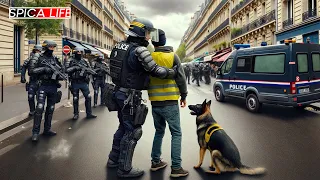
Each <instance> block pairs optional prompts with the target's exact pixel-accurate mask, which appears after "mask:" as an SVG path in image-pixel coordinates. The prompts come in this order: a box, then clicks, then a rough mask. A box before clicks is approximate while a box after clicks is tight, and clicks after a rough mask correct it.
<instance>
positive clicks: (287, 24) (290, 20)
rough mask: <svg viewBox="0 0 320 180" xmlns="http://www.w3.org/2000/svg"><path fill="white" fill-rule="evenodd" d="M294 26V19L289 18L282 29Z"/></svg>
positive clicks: (283, 23)
mask: <svg viewBox="0 0 320 180" xmlns="http://www.w3.org/2000/svg"><path fill="white" fill-rule="evenodd" d="M292 24H293V18H289V19H287V20H285V21H283V22H282V28H286V27H288V26H291V25H292Z"/></svg>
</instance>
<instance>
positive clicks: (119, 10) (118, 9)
mask: <svg viewBox="0 0 320 180" xmlns="http://www.w3.org/2000/svg"><path fill="white" fill-rule="evenodd" d="M114 7H115V9H116V10H117V11H118V12H119V14H120V16H121V18H124V17H123V15H122V12H121V9H120V8H119V5H118V3H117V2H116V1H115V2H114Z"/></svg>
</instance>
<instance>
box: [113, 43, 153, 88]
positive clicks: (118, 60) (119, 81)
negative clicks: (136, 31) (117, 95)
mask: <svg viewBox="0 0 320 180" xmlns="http://www.w3.org/2000/svg"><path fill="white" fill-rule="evenodd" d="M137 47H138V46H135V45H133V44H129V43H125V42H120V43H118V44H116V45H115V47H114V48H113V50H112V52H111V56H110V76H111V77H112V82H113V83H114V84H115V85H117V86H120V87H123V88H129V89H136V90H146V89H147V88H148V85H149V75H148V74H147V72H146V71H145V70H143V68H142V67H141V70H140V71H137V70H133V69H132V68H130V66H129V64H128V58H129V56H130V55H132V54H131V52H132V51H133V50H134V49H135V48H137Z"/></svg>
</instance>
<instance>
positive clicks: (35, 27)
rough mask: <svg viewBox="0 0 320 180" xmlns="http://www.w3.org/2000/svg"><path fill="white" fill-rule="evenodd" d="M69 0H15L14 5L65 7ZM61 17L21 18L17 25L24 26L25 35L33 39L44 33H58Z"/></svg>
mask: <svg viewBox="0 0 320 180" xmlns="http://www.w3.org/2000/svg"><path fill="white" fill-rule="evenodd" d="M70 1H71V0H30V1H26V0H15V1H14V6H15V7H66V3H68V2H70ZM62 22H63V20H62V19H21V20H18V23H17V24H18V25H20V26H23V27H24V28H25V33H26V37H27V38H28V39H34V38H35V36H41V35H44V34H51V35H58V34H59V33H60V29H61V24H62Z"/></svg>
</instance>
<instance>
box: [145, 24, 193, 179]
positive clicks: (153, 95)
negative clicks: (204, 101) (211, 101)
mask: <svg viewBox="0 0 320 180" xmlns="http://www.w3.org/2000/svg"><path fill="white" fill-rule="evenodd" d="M152 44H153V45H154V46H155V52H153V53H152V58H153V59H154V61H155V62H156V63H157V64H159V65H160V66H165V67H167V68H172V67H173V66H175V65H177V66H178V75H177V77H176V78H175V79H159V78H155V77H150V85H149V89H148V94H149V100H150V101H151V105H152V116H153V121H154V128H155V129H156V132H155V135H154V139H153V146H152V153H151V170H152V171H157V170H159V169H162V168H164V167H166V166H167V163H166V162H164V161H162V160H161V159H160V157H161V146H162V139H163V136H164V133H165V129H166V122H167V123H168V125H169V128H170V132H171V136H172V138H171V161H172V164H171V175H170V176H171V177H180V176H187V175H188V171H186V170H184V169H183V168H182V167H181V134H182V133H181V127H180V112H179V103H178V100H179V96H181V99H180V104H181V107H185V106H186V97H187V94H188V91H187V83H186V77H185V74H184V70H183V67H182V66H181V63H180V59H179V57H178V56H177V55H176V54H175V53H174V52H172V50H171V48H170V47H169V46H165V44H166V36H165V32H164V31H162V30H160V29H159V42H152ZM168 87H170V88H168Z"/></svg>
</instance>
